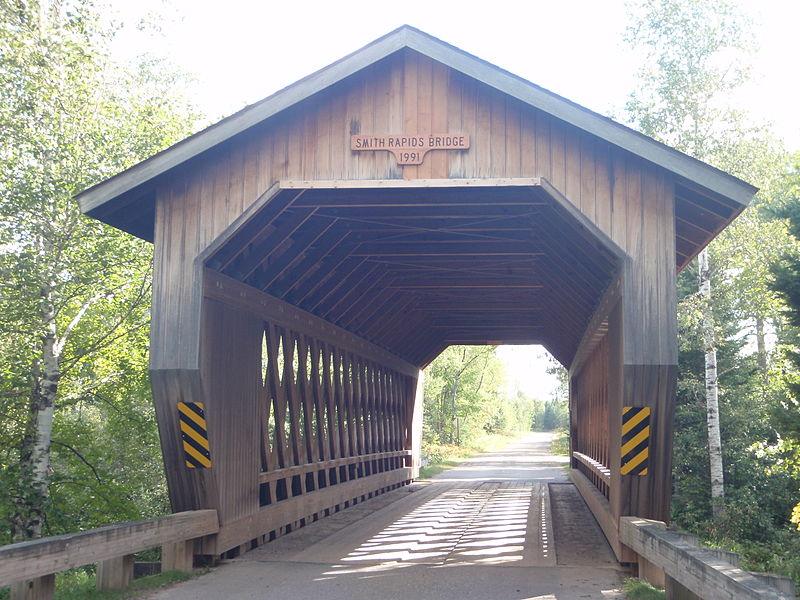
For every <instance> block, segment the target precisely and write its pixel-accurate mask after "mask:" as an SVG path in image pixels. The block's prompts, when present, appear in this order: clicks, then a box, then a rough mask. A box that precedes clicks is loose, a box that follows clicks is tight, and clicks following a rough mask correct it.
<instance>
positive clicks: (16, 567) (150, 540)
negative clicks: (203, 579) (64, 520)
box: [0, 510, 219, 600]
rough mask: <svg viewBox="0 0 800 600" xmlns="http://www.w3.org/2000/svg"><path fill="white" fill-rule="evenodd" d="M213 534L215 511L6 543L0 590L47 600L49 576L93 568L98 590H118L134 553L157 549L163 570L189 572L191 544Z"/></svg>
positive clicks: (0, 566)
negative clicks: (5, 587) (94, 565)
mask: <svg viewBox="0 0 800 600" xmlns="http://www.w3.org/2000/svg"><path fill="white" fill-rule="evenodd" d="M218 531H219V522H218V519H217V511H216V510H193V511H187V512H180V513H175V514H173V515H168V516H166V517H159V518H157V519H149V520H147V521H134V522H130V523H116V524H114V525H107V526H105V527H99V528H97V529H92V530H89V531H82V532H80V533H68V534H66V535H59V536H54V537H48V538H42V539H39V540H32V541H29V542H20V543H17V544H9V545H7V546H2V547H0V585H12V584H16V585H13V587H12V598H20V599H22V598H36V599H37V600H48V599H49V598H52V594H53V587H54V586H53V583H54V574H55V573H58V572H60V571H65V570H67V569H72V568H74V567H80V566H82V565H87V564H91V563H98V571H97V581H98V588H99V589H120V588H124V587H126V586H127V585H128V583H130V579H131V575H132V572H133V554H134V553H135V552H139V551H141V550H146V549H148V548H153V547H155V546H163V547H164V556H163V558H162V568H163V570H165V571H167V570H179V571H181V570H182V571H185V570H190V569H191V566H192V565H191V561H192V548H193V543H192V542H193V540H194V539H196V538H200V537H203V536H206V535H211V534H214V533H217V532H218Z"/></svg>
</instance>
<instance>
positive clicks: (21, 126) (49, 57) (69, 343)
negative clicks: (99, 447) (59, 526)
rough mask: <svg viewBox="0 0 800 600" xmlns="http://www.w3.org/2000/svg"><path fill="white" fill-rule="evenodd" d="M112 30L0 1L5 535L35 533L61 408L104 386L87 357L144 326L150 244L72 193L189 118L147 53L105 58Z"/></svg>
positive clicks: (67, 8) (87, 16) (70, 7)
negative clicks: (84, 206) (124, 60)
mask: <svg viewBox="0 0 800 600" xmlns="http://www.w3.org/2000/svg"><path fill="white" fill-rule="evenodd" d="M112 33H113V32H112V30H111V29H110V28H109V27H106V26H104V25H103V24H102V19H101V16H100V15H99V13H97V12H96V10H95V8H94V6H93V4H92V3H91V2H88V1H85V0H63V1H59V0H0V217H1V220H0V251H1V252H0V361H2V367H0V407H1V408H2V417H1V418H0V435H2V440H3V442H4V452H6V454H4V455H3V457H2V459H1V462H0V466H2V468H3V473H2V475H3V477H2V482H3V484H4V486H5V487H9V488H11V489H10V490H9V491H10V492H11V494H10V496H11V505H12V507H11V508H10V509H8V510H10V512H11V514H7V515H6V520H7V521H9V522H10V527H11V534H12V537H13V539H14V540H24V539H30V538H37V537H40V536H41V535H42V533H43V530H44V527H45V524H46V515H47V510H48V495H49V485H50V480H51V476H52V473H53V465H52V462H51V455H52V452H51V448H52V444H53V438H52V433H53V425H54V420H55V419H57V418H58V413H59V410H64V409H67V408H68V407H69V406H71V405H73V404H74V403H76V402H77V401H79V400H81V399H82V398H85V397H86V396H87V394H90V393H91V392H92V390H95V389H96V388H97V387H98V386H100V385H103V384H107V383H109V382H113V380H114V379H115V378H116V377H118V376H119V375H120V373H119V372H115V369H114V368H110V367H109V368H106V369H105V371H104V368H100V367H98V365H97V364H96V363H97V361H96V359H97V357H100V356H102V355H103V354H107V353H109V352H110V349H111V348H113V347H114V346H115V345H125V344H126V343H127V342H128V341H129V340H130V339H132V338H134V337H136V338H137V339H138V337H139V336H134V332H139V331H141V329H142V328H143V327H146V326H147V322H148V298H149V286H150V283H149V281H150V276H149V272H150V252H151V250H150V247H149V246H148V245H147V244H145V243H143V242H141V241H140V240H136V239H134V238H132V237H131V236H129V235H127V234H123V233H121V232H118V231H115V230H113V229H111V228H110V227H107V226H105V225H102V224H100V223H98V222H96V221H92V220H89V219H87V218H85V217H83V216H82V215H81V214H80V211H79V209H78V206H77V203H76V202H75V201H74V199H73V196H74V195H75V194H76V193H78V192H79V191H81V190H82V189H84V188H86V187H88V186H90V185H92V184H94V183H96V182H98V181H99V180H101V179H103V178H104V177H107V176H110V175H113V174H114V173H116V172H119V171H121V170H122V169H123V168H125V167H127V166H129V165H131V164H132V163H135V162H137V161H139V160H142V159H144V158H146V157H148V156H149V155H151V154H153V153H155V152H156V151H157V150H159V149H161V148H163V147H165V146H166V145H169V144H170V143H173V142H175V141H177V140H179V139H181V138H182V137H184V136H185V135H186V134H188V133H189V132H190V127H191V126H192V122H193V120H194V116H195V115H194V113H193V112H192V111H190V110H186V111H185V114H184V116H181V117H177V118H176V116H175V114H176V111H177V110H178V109H180V108H186V106H188V105H181V103H180V102H179V101H177V96H176V94H175V93H174V92H173V91H172V90H171V86H172V84H173V83H177V80H170V79H169V78H161V77H160V76H158V75H157V74H156V72H155V71H154V67H157V65H156V64H155V63H152V62H150V63H148V62H142V63H140V64H139V65H137V66H136V69H135V70H128V69H123V68H121V67H120V66H119V65H117V64H115V63H114V62H113V61H112V60H111V58H110V56H109V43H110V41H111V39H112ZM9 446H13V447H14V448H15V451H14V452H15V456H12V455H9V454H8V452H9V448H8V447H9ZM59 447H61V448H66V449H68V451H70V452H74V453H76V455H77V456H79V457H81V459H83V460H84V462H87V464H88V461H86V459H85V457H84V455H83V454H82V453H81V450H80V448H78V447H76V445H74V444H71V443H69V441H64V440H62V441H59ZM89 466H91V465H89Z"/></svg>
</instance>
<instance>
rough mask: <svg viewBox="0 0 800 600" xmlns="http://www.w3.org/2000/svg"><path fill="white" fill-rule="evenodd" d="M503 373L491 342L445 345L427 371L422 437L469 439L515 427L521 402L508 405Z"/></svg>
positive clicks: (440, 441) (458, 442)
mask: <svg viewBox="0 0 800 600" xmlns="http://www.w3.org/2000/svg"><path fill="white" fill-rule="evenodd" d="M504 376H505V375H504V372H503V365H502V363H501V362H500V360H499V359H498V358H497V356H496V354H495V346H450V347H449V348H447V349H446V350H445V351H444V352H442V353H441V354H440V355H439V356H438V357H437V358H436V360H434V361H433V362H432V363H431V364H430V366H429V367H428V368H427V369H426V371H425V406H424V412H423V415H424V421H423V440H424V441H425V442H426V443H428V444H456V445H461V444H466V445H468V444H469V443H470V442H471V441H472V440H473V439H474V438H475V437H476V436H479V435H480V434H482V433H486V432H489V433H496V432H499V431H505V430H507V429H512V428H516V427H517V426H518V423H519V418H518V412H517V411H518V410H522V409H523V406H524V402H523V401H522V400H520V399H515V401H514V402H513V403H512V405H510V406H507V405H506V402H505V401H506V399H505V398H504V394H503V388H504V382H505V380H504ZM528 429H529V426H528Z"/></svg>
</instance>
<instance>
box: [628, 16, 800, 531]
mask: <svg viewBox="0 0 800 600" xmlns="http://www.w3.org/2000/svg"><path fill="white" fill-rule="evenodd" d="M630 8H631V9H632V15H631V23H632V24H631V25H630V26H629V27H628V29H627V35H626V40H627V42H628V43H629V44H630V45H631V47H632V49H633V50H634V51H636V52H638V53H640V54H641V57H642V67H641V69H640V71H639V76H638V79H639V85H638V87H637V90H636V91H635V92H634V93H632V94H631V95H630V98H629V101H628V103H627V105H626V109H627V115H628V117H629V119H630V121H631V122H632V124H633V125H634V126H635V127H637V128H638V129H639V130H640V131H642V132H643V133H645V134H647V135H649V136H651V137H654V138H656V139H658V140H659V141H663V142H664V143H666V144H668V145H670V146H672V147H674V148H677V149H678V150H681V151H683V152H686V153H687V154H689V155H691V156H693V157H695V158H698V159H700V160H702V161H704V162H707V163H709V164H711V165H713V166H716V167H718V168H720V169H723V170H725V171H728V172H730V173H732V174H734V175H737V176H738V177H741V178H742V179H745V180H747V181H749V182H751V183H754V184H756V185H761V186H765V187H769V182H770V180H771V178H774V177H775V174H776V173H777V172H778V171H779V170H780V169H781V168H782V167H783V166H784V163H783V162H782V158H783V155H782V152H781V150H780V145H779V144H777V143H776V142H775V141H774V140H773V139H771V138H770V136H769V135H768V133H767V131H766V129H765V128H764V127H763V126H762V125H758V124H753V121H752V120H751V119H749V118H748V116H747V115H746V113H745V112H744V111H742V110H739V109H737V108H735V107H734V105H735V98H736V93H737V91H738V90H739V89H740V88H741V86H742V85H743V84H744V83H745V82H747V81H748V78H749V76H750V71H749V68H748V64H749V58H748V56H749V54H750V53H751V52H752V49H753V35H752V31H753V23H752V22H751V21H750V19H749V18H747V17H746V16H745V15H744V14H742V13H741V12H740V11H739V9H738V8H737V6H736V5H735V4H734V3H732V2H726V1H720V2H713V3H712V2H703V1H701V0H643V1H641V2H638V3H635V4H633V5H631V7H630ZM762 197H763V194H762ZM758 202H759V201H758V200H756V202H755V203H754V204H756V205H757V204H758ZM744 221H747V223H746V224H744V225H743V224H742V223H738V224H737V223H735V224H734V226H733V227H732V228H730V230H729V231H727V232H725V233H724V234H723V236H722V237H721V238H719V239H718V241H717V242H715V243H714V244H712V246H711V247H709V248H706V249H704V250H703V251H702V252H701V253H700V255H699V256H698V287H697V290H698V291H697V294H696V295H695V297H694V298H691V299H690V300H689V301H688V302H686V303H684V304H683V305H682V306H681V307H679V310H683V311H684V312H686V311H689V312H693V313H694V315H695V316H689V317H687V319H689V320H691V321H694V322H696V324H697V327H698V329H699V334H700V335H699V337H700V338H701V340H702V345H703V353H704V355H705V385H704V395H705V405H706V423H707V429H708V453H709V459H708V460H709V472H710V482H711V507H712V511H713V516H714V518H715V520H718V519H719V518H721V516H722V515H723V514H724V510H725V482H724V469H723V467H724V465H723V451H722V442H721V434H720V408H719V404H720V386H719V375H720V374H719V373H718V369H717V348H718V343H719V339H718V335H719V332H718V330H719V327H718V323H717V322H716V319H715V311H714V303H715V291H714V286H715V285H716V284H715V283H714V282H715V281H716V282H722V281H724V285H726V286H727V287H728V288H730V287H731V286H732V285H736V280H737V278H739V277H740V276H741V277H742V281H740V282H739V283H738V285H739V296H740V298H739V301H738V308H739V311H740V312H739V314H738V317H739V318H740V319H741V322H742V325H743V327H744V325H745V323H746V322H748V321H752V322H753V324H754V334H755V338H756V343H757V352H758V359H759V365H760V367H761V369H762V376H765V374H766V370H767V350H766V344H765V322H766V319H767V318H769V317H770V316H772V315H774V314H775V312H776V311H777V303H775V302H774V301H773V300H772V298H774V295H770V294H768V293H765V291H766V287H767V285H766V277H767V272H768V265H769V257H768V256H766V255H767V254H769V255H770V256H772V255H775V254H776V252H777V249H775V250H769V249H768V248H767V249H766V250H765V253H762V254H765V255H764V256H758V257H756V256H753V251H754V250H755V249H756V248H758V247H759V245H758V244H755V243H753V242H754V239H755V238H756V237H758V236H759V235H760V234H762V233H765V232H768V234H769V236H771V237H770V238H769V239H771V240H775V239H785V233H783V232H780V231H777V230H776V228H775V225H774V223H768V222H766V220H765V219H763V218H761V217H760V216H759V214H758V212H757V210H755V211H754V210H753V209H750V212H749V213H748V214H747V216H746V217H745V218H744V219H743V222H744ZM748 228H749V229H748ZM762 246H767V245H766V244H762ZM737 260H738V263H737V262H736V261H737ZM748 261H749V264H745V263H747V262H748ZM744 279H747V280H746V281H745V280H744ZM759 290H760V291H759ZM684 320H686V319H684Z"/></svg>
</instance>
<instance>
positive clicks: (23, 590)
mask: <svg viewBox="0 0 800 600" xmlns="http://www.w3.org/2000/svg"><path fill="white" fill-rule="evenodd" d="M55 591H56V576H55V575H52V574H51V575H44V576H42V577H37V578H36V579H30V580H28V581H18V582H17V583H15V584H13V585H12V586H11V600H52V598H53V594H54V593H55Z"/></svg>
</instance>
